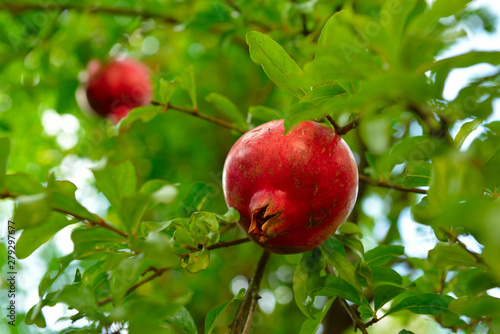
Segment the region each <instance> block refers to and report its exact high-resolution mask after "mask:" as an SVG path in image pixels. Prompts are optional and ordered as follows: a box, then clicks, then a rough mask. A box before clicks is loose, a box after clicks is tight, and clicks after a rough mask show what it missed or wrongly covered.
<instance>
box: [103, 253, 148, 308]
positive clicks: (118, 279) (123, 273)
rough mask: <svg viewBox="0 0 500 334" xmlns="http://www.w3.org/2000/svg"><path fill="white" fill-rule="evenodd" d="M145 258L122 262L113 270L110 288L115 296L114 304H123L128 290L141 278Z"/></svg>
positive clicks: (137, 257)
mask: <svg viewBox="0 0 500 334" xmlns="http://www.w3.org/2000/svg"><path fill="white" fill-rule="evenodd" d="M142 258H143V256H142V255H139V256H135V257H130V258H127V259H124V260H123V261H120V262H119V263H118V265H117V266H115V267H114V268H113V269H112V270H111V279H110V280H109V288H110V289H111V293H112V295H113V302H114V303H115V304H117V305H120V304H122V301H123V298H125V295H126V294H127V290H128V289H129V288H130V287H131V286H132V285H133V284H134V283H135V282H136V281H137V279H138V278H139V277H140V276H141V261H142Z"/></svg>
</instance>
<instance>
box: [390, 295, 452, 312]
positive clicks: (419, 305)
mask: <svg viewBox="0 0 500 334" xmlns="http://www.w3.org/2000/svg"><path fill="white" fill-rule="evenodd" d="M453 300H454V298H453V297H450V296H447V295H436V294H432V293H423V294H421V295H417V296H411V297H407V298H405V299H403V300H402V301H401V302H400V303H399V304H397V305H395V306H393V307H391V309H390V310H389V311H387V313H386V314H384V317H385V316H387V315H389V314H392V313H394V312H398V311H403V310H408V311H410V312H413V313H416V314H431V315H440V314H442V313H443V312H445V311H447V309H448V305H449V304H450V302H451V301H453Z"/></svg>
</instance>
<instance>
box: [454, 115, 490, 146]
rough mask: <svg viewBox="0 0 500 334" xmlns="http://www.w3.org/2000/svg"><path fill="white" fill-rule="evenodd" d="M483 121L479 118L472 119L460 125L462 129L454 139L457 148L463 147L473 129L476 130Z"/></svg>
mask: <svg viewBox="0 0 500 334" xmlns="http://www.w3.org/2000/svg"><path fill="white" fill-rule="evenodd" d="M481 123H483V121H482V120H481V119H479V118H476V119H475V120H472V121H470V122H465V123H464V124H462V126H461V127H460V131H458V133H457V135H456V137H455V139H453V143H454V144H455V146H456V147H457V148H461V147H462V145H463V143H464V141H465V139H467V137H468V136H469V135H470V134H471V132H472V131H474V130H476V129H477V127H478V126H479V125H481Z"/></svg>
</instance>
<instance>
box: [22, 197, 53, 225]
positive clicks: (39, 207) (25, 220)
mask: <svg viewBox="0 0 500 334" xmlns="http://www.w3.org/2000/svg"><path fill="white" fill-rule="evenodd" d="M50 212H51V208H50V199H49V196H48V194H46V193H39V194H36V195H23V196H19V197H18V198H17V208H16V211H15V212H14V221H15V222H16V228H17V230H22V229H25V228H29V227H33V226H37V225H39V224H43V223H44V221H45V220H46V219H47V217H48V216H49V214H50Z"/></svg>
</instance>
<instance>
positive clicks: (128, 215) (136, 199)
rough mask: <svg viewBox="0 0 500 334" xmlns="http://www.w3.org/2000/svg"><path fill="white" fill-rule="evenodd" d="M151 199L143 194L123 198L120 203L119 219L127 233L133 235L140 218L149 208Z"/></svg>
mask: <svg viewBox="0 0 500 334" xmlns="http://www.w3.org/2000/svg"><path fill="white" fill-rule="evenodd" d="M150 201H151V197H150V196H149V195H144V194H135V195H133V196H128V197H123V198H122V200H121V203H120V208H121V209H120V217H121V220H122V222H123V225H124V226H125V227H126V228H127V230H128V231H129V232H133V233H135V232H136V231H137V229H138V226H139V223H140V222H141V219H142V216H143V215H144V213H145V212H146V209H147V208H148V206H149V203H150Z"/></svg>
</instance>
